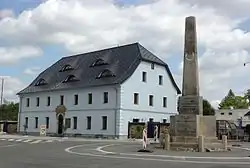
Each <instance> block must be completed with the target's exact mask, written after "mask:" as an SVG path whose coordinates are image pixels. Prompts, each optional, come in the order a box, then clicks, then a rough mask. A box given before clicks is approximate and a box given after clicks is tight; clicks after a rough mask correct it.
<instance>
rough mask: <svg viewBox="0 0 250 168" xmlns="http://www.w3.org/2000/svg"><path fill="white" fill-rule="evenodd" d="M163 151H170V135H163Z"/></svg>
mask: <svg viewBox="0 0 250 168" xmlns="http://www.w3.org/2000/svg"><path fill="white" fill-rule="evenodd" d="M165 150H170V135H169V134H165Z"/></svg>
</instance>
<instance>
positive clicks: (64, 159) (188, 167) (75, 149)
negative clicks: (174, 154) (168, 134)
mask: <svg viewBox="0 0 250 168" xmlns="http://www.w3.org/2000/svg"><path fill="white" fill-rule="evenodd" d="M111 144H115V145H117V146H120V148H119V150H122V149H123V147H124V149H127V148H128V146H131V143H121V142H116V143H115V142H102V141H100V142H87V141H84V142H70V141H63V142H59V141H58V142H57V141H54V142H51V143H35V144H31V143H24V142H17V141H0V168H17V167H25V168H128V167H137V168H152V167H157V168H166V167H168V168H180V167H183V166H185V168H200V167H201V166H202V167H203V168H235V167H237V168H247V167H249V166H250V160H246V159H245V160H244V159H243V160H241V161H240V163H241V164H240V163H239V164H236V165H234V164H232V163H226V164H225V162H224V163H219V162H220V160H218V163H217V164H215V163H213V162H212V163H204V161H206V160H204V159H200V160H198V161H197V160H195V161H193V160H187V159H180V158H167V157H161V156H155V157H153V156H145V155H144V156H141V154H140V153H137V154H139V155H136V156H133V155H121V154H112V153H103V152H102V150H109V149H112V150H115V149H116V148H115V147H114V146H113V147H112V145H111ZM107 145H110V147H107ZM134 145H135V146H137V145H136V144H134ZM105 146H106V148H105ZM138 146H140V144H138ZM111 147H112V148H111ZM117 149H118V148H117ZM125 152H126V150H125ZM233 161H234V162H235V163H236V162H237V160H233ZM242 163H244V164H242Z"/></svg>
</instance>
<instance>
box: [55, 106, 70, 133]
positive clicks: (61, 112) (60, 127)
mask: <svg viewBox="0 0 250 168" xmlns="http://www.w3.org/2000/svg"><path fill="white" fill-rule="evenodd" d="M66 110H67V109H66V107H65V106H64V105H60V106H57V107H56V109H55V111H56V118H57V134H59V135H61V134H63V133H64V117H65V112H66Z"/></svg>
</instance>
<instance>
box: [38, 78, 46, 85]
mask: <svg viewBox="0 0 250 168" xmlns="http://www.w3.org/2000/svg"><path fill="white" fill-rule="evenodd" d="M46 84H47V82H46V81H45V80H44V79H39V80H38V81H37V82H36V84H35V86H41V85H46Z"/></svg>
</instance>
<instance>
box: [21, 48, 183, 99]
mask: <svg viewBox="0 0 250 168" xmlns="http://www.w3.org/2000/svg"><path fill="white" fill-rule="evenodd" d="M98 59H102V60H103V61H104V62H106V63H107V64H106V65H101V66H94V67H91V65H92V64H93V63H94V62H95V61H96V60H98ZM141 60H144V61H148V62H154V63H156V64H159V65H162V66H165V68H166V70H167V72H168V74H169V77H170V79H171V81H172V84H173V85H174V87H175V88H176V91H177V92H178V94H180V93H181V91H180V89H179V88H178V86H177V85H176V83H175V81H174V79H173V76H172V74H171V72H170V70H169V67H168V65H167V64H166V63H165V62H163V61H162V60H160V59H159V58H158V57H156V56H155V55H154V54H152V53H151V52H149V51H148V50H147V49H145V48H144V47H143V46H141V45H140V44H139V43H132V44H128V45H123V46H118V47H113V48H108V49H103V50H99V51H94V52H89V53H84V54H79V55H74V56H69V57H63V58H61V59H60V60H59V61H57V62H56V63H55V64H53V65H52V66H50V67H49V68H47V69H46V70H45V71H43V72H42V73H40V74H39V75H38V77H37V78H36V79H35V80H34V81H33V82H32V83H31V84H30V85H29V86H28V87H26V88H25V89H23V90H22V91H20V92H19V93H18V94H25V93H31V92H40V91H50V90H61V89H70V88H81V87H93V86H101V85H112V84H121V83H123V82H124V81H125V80H126V79H128V78H129V77H130V76H131V75H132V74H133V73H134V71H135V70H136V68H137V67H138V65H139V64H140V62H141ZM65 65H71V66H72V67H73V68H74V69H73V70H69V71H64V72H60V70H61V69H62V68H63V67H64V66H65ZM105 69H108V70H110V71H111V72H112V73H114V74H115V76H114V77H106V78H100V79H97V76H98V75H99V74H100V73H101V72H102V71H104V70H105ZM69 75H74V76H75V77H76V78H77V79H78V81H74V82H66V83H63V81H64V80H65V79H66V78H67V76H69ZM40 79H44V80H45V81H46V82H47V84H46V85H41V86H35V84H36V83H37V82H38V81H39V80H40Z"/></svg>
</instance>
